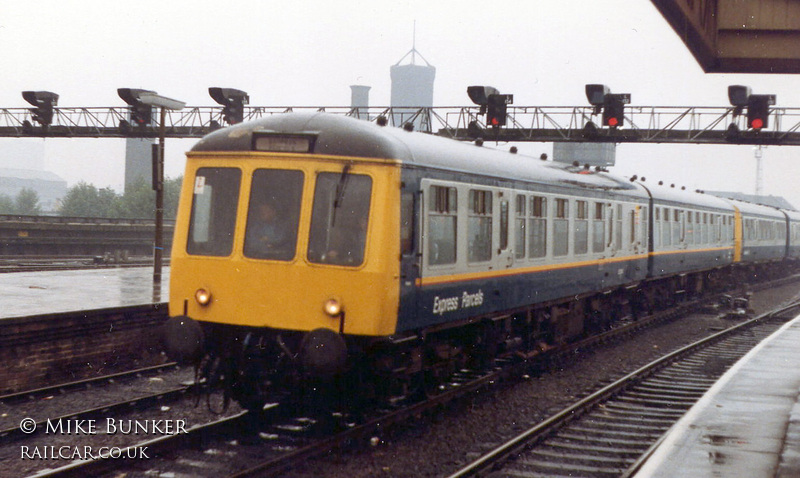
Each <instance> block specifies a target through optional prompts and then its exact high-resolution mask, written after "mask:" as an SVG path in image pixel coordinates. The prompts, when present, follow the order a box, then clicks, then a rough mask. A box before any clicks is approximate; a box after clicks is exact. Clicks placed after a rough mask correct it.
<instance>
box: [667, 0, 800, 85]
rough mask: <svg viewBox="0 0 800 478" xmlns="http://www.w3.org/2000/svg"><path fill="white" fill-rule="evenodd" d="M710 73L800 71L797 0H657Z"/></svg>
mask: <svg viewBox="0 0 800 478" xmlns="http://www.w3.org/2000/svg"><path fill="white" fill-rule="evenodd" d="M651 1H652V2H653V4H654V5H655V6H656V8H658V10H659V11H660V12H661V14H662V15H663V16H664V18H666V20H667V21H668V22H669V24H670V25H671V26H672V28H673V29H674V30H675V32H676V33H677V34H678V36H680V37H681V39H682V40H683V42H684V43H685V44H686V46H687V47H688V48H689V50H690V51H691V52H692V54H693V55H694V57H695V58H696V59H697V61H698V63H700V66H701V67H702V68H703V70H704V71H705V72H706V73H800V2H798V1H797V0H651Z"/></svg>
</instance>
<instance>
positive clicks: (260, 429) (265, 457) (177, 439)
mask: <svg viewBox="0 0 800 478" xmlns="http://www.w3.org/2000/svg"><path fill="white" fill-rule="evenodd" d="M697 306H698V304H697V303H695V302H692V303H684V304H683V305H682V306H680V307H678V308H675V309H672V310H669V311H665V312H662V313H658V314H654V315H653V316H649V317H646V318H643V319H640V320H636V321H633V320H631V321H628V323H626V324H624V325H623V326H621V327H618V328H616V329H614V330H612V331H609V332H606V333H604V334H600V335H599V336H595V337H591V338H589V339H586V340H584V341H581V342H577V343H571V344H568V345H566V346H564V347H562V348H560V349H552V350H550V351H548V352H547V353H546V354H542V355H540V356H537V357H529V358H527V359H526V360H520V359H519V357H516V358H515V357H512V358H510V359H509V360H506V361H503V362H501V363H498V364H497V365H498V366H497V367H496V368H494V369H492V370H488V371H471V370H462V371H460V372H458V373H456V374H455V375H453V376H452V377H450V379H449V380H448V381H447V382H446V383H443V384H442V385H441V386H440V387H439V388H438V389H437V390H436V391H435V395H431V396H429V397H427V399H426V400H423V401H419V402H416V403H407V402H406V403H405V404H404V405H403V406H400V407H399V408H396V409H384V410H377V409H376V410H371V411H368V412H364V413H363V414H360V415H359V416H358V417H354V416H349V415H347V414H345V413H333V414H330V415H326V416H308V415H303V414H291V413H284V412H283V408H286V407H281V406H280V405H276V406H274V407H272V408H271V409H270V410H268V411H267V412H265V417H266V418H264V419H262V420H256V419H255V417H254V416H253V415H251V414H236V415H234V416H231V417H226V418H224V419H221V420H217V421H215V422H213V423H208V424H203V425H199V426H195V427H191V428H189V429H188V430H187V432H186V433H180V434H176V435H170V436H161V437H158V438H156V439H153V440H149V441H146V442H141V443H137V444H136V445H132V446H131V447H130V449H132V450H134V451H135V449H136V448H137V447H138V448H139V449H141V448H142V447H145V448H146V449H147V450H148V459H146V460H94V461H84V462H76V463H72V464H70V465H67V466H65V467H62V468H58V469H55V470H50V471H48V472H46V473H41V474H39V475H37V476H81V477H83V476H118V474H119V472H120V471H121V470H124V473H125V476H126V477H127V478H132V477H136V476H160V475H162V474H165V473H166V474H171V473H172V474H176V475H181V474H183V475H187V476H197V477H203V476H214V477H217V476H229V477H237V478H244V477H248V476H276V475H279V474H281V473H283V472H285V471H286V470H288V469H291V468H292V467H295V466H297V465H298V464H301V463H303V462H304V461H307V460H309V459H311V458H313V457H315V456H319V455H322V454H325V453H327V452H329V451H331V450H333V449H336V448H339V447H342V446H347V444H349V443H353V442H357V443H367V442H369V441H370V440H371V439H372V440H375V439H378V438H377V437H380V436H381V435H382V434H383V433H384V432H385V431H386V430H387V429H389V428H391V427H395V426H398V425H401V426H402V425H403V424H405V423H408V422H409V421H411V420H413V419H415V418H418V417H419V416H421V415H423V414H425V413H427V412H429V411H431V410H435V409H436V408H437V407H442V406H443V405H445V404H447V403H449V402H452V401H454V400H457V399H458V398H461V397H464V396H465V395H468V394H471V393H474V392H475V391H477V390H480V389H482V388H486V387H490V386H492V385H493V384H495V383H497V382H503V381H505V380H507V379H508V378H510V377H519V376H521V375H523V374H525V373H528V372H529V371H530V370H531V366H532V365H535V367H547V366H548V365H547V364H548V363H549V364H551V365H552V364H555V365H556V366H557V365H558V363H559V361H560V360H562V359H568V360H574V354H575V352H576V350H578V349H581V350H588V349H591V348H592V347H595V346H597V345H599V344H601V343H605V342H608V341H615V340H620V338H621V337H624V336H630V335H632V334H635V333H636V331H638V330H640V329H643V328H646V327H648V325H654V324H657V323H661V322H664V321H667V320H670V319H671V318H674V317H676V316H679V315H681V314H684V313H686V312H687V311H691V310H692V309H696V308H697ZM761 321H762V322H764V321H765V320H764V318H763V317H762V318H761ZM732 360H733V359H732ZM663 385H664V384H663V383H662V384H658V383H651V384H649V387H650V389H643V390H642V391H640V392H639V393H641V394H645V395H646V394H651V393H653V392H654V389H657V388H659V387H661V386H663ZM683 393H684V398H693V397H694V396H695V395H697V396H699V394H700V393H701V392H700V389H697V390H693V389H692V387H685V388H684V390H683ZM625 407H626V405H624V404H623V405H621V406H620V407H618V408H625ZM633 408H636V407H633ZM686 408H688V405H687V406H686ZM601 409H603V412H604V413H605V414H606V415H609V416H616V415H617V412H616V411H615V410H614V409H613V407H611V408H610V409H609V408H608V406H606V407H601ZM612 411H613V412H614V413H612ZM672 411H673V412H674V411H675V409H672ZM570 413H571V414H576V412H575V411H572V412H570ZM581 413H583V412H581ZM679 414H680V413H673V414H672V415H676V416H672V415H670V413H668V412H665V413H664V415H666V417H662V416H644V417H642V418H630V419H629V420H628V422H627V424H625V426H622V427H621V428H623V429H625V428H626V427H627V428H630V427H635V426H636V424H637V423H639V424H641V423H645V424H647V426H649V427H651V428H652V427H662V426H665V425H666V426H667V427H668V426H669V425H667V423H669V420H676V419H677V416H679ZM262 418H263V417H262ZM601 418H602V419H603V421H602V422H601V421H600V419H601ZM596 420H597V422H598V424H600V423H602V425H601V426H600V427H599V428H610V425H609V421H608V420H609V419H608V416H603V417H599V416H598V417H597V418H596ZM623 423H624V422H623ZM581 433H582V434H586V432H581ZM639 433H643V434H644V435H647V436H650V435H653V436H654V437H655V436H657V430H655V428H652V429H642V430H640V432H639ZM654 437H651V438H652V440H654V439H655V438H654ZM568 438H569V437H568ZM616 440H618V441H619V444H620V445H621V444H623V443H624V440H625V439H623V438H617V439H616ZM647 440H650V438H647ZM652 440H651V441H652ZM629 441H630V440H629ZM634 441H635V444H636V445H637V446H638V444H640V443H642V442H644V441H645V439H644V438H642V437H636V438H635V439H634ZM612 443H613V442H612ZM631 445H633V444H631ZM577 446H578V447H587V446H588V445H577ZM602 452H604V450H602V449H601V448H600V447H597V449H596V450H594V451H593V452H592V453H597V454H600V453H602ZM637 453H639V454H640V453H641V450H638V449H637V450H635V451H634V452H630V451H629V452H627V455H625V458H624V459H625V460H627V461H631V460H635V459H636V454H637ZM548 460H549V458H548ZM465 476H466V475H465ZM544 476H551V475H549V474H545V475H544ZM614 476H616V475H614Z"/></svg>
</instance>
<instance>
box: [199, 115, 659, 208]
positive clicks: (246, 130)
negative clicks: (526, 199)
mask: <svg viewBox="0 0 800 478" xmlns="http://www.w3.org/2000/svg"><path fill="white" fill-rule="evenodd" d="M260 135H273V136H277V137H280V136H281V135H284V136H286V137H292V136H295V137H297V136H300V137H302V136H305V137H309V138H312V142H311V143H310V144H311V145H312V146H310V148H311V149H312V150H311V152H312V153H314V154H324V155H333V156H349V157H363V158H377V159H393V160H399V161H401V162H402V163H403V164H404V165H406V166H418V167H425V168H436V169H441V170H446V171H453V172H464V173H472V174H479V175H485V176H491V177H496V178H501V179H510V180H520V181H530V182H537V183H547V184H550V185H552V184H559V185H562V186H564V187H573V188H574V187H579V188H585V189H597V190H606V191H617V192H619V193H621V194H625V195H631V196H636V197H646V196H647V194H646V192H645V191H644V189H643V188H642V187H641V186H639V185H635V184H633V183H631V182H629V181H626V180H624V179H622V178H617V177H614V176H612V175H609V174H605V173H601V172H595V171H592V170H588V169H584V168H580V167H574V166H568V165H563V164H560V163H554V162H543V161H540V160H539V159H538V158H533V157H530V156H525V155H518V154H513V153H510V152H506V151H500V150H496V149H491V148H487V147H479V146H476V145H474V144H472V143H463V142H460V141H455V140H451V139H447V138H442V137H437V136H434V135H430V134H425V133H416V132H409V131H406V130H404V129H402V128H394V127H389V126H379V125H377V124H375V123H371V122H368V121H363V120H357V119H355V118H350V117H346V116H341V115H332V114H326V113H284V114H278V115H272V116H269V117H265V118H262V119H259V120H255V121H250V122H247V123H242V124H239V125H235V126H232V127H230V128H225V129H222V130H218V131H215V132H213V133H211V134H209V135H207V136H205V137H204V138H203V139H201V140H200V141H199V142H198V143H197V144H196V145H195V146H194V148H192V151H252V150H254V149H256V148H255V144H256V138H257V137H259V136H260Z"/></svg>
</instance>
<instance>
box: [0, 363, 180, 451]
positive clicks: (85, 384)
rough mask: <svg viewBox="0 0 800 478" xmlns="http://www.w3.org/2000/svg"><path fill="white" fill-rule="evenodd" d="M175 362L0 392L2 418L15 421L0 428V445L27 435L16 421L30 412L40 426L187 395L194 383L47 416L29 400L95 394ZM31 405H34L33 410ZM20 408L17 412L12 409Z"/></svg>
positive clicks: (168, 366) (34, 401) (151, 373)
mask: <svg viewBox="0 0 800 478" xmlns="http://www.w3.org/2000/svg"><path fill="white" fill-rule="evenodd" d="M175 367H176V364H175V363H168V364H163V365H156V366H152V367H143V368H140V369H136V370H130V371H126V372H120V373H115V374H110V375H105V376H102V377H93V378H90V379H85V380H77V381H74V382H69V383H64V384H59V385H54V386H50V387H43V388H39V389H35V390H27V391H24V392H18V393H13V394H8V395H3V396H0V404H3V405H5V406H6V407H4V409H5V412H4V414H3V417H4V420H8V418H7V417H8V416H12V415H13V418H11V419H10V420H8V421H11V422H12V423H14V426H12V427H8V428H0V445H2V444H7V443H9V442H12V441H15V440H20V439H23V438H25V437H27V436H28V434H27V433H26V432H24V431H23V430H22V428H21V427H20V426H18V425H17V424H18V423H19V422H20V419H22V417H26V418H27V417H30V416H31V415H34V416H35V415H42V418H39V419H34V420H35V427H34V428H39V429H42V428H43V427H44V425H45V423H46V422H47V421H48V420H49V421H51V422H58V421H60V420H67V419H69V420H90V419H92V418H95V417H97V416H101V415H103V416H105V415H109V416H114V415H116V414H121V413H126V412H131V411H135V410H142V409H146V408H149V407H152V406H154V405H156V404H163V403H169V402H171V401H175V400H178V399H180V398H181V397H183V396H185V395H187V394H188V393H189V392H190V391H191V390H192V388H193V384H189V383H187V384H182V385H180V386H178V387H171V388H168V389H164V390H160V391H158V392H155V393H148V394H143V395H138V396H136V397H134V398H132V399H127V400H120V401H116V402H111V403H108V402H102V401H99V402H101V403H99V404H98V403H95V404H93V405H88V406H87V408H84V409H81V410H77V411H75V410H73V411H69V412H65V413H62V414H61V415H60V416H49V415H48V416H46V417H44V415H45V414H42V413H35V406H33V407H31V406H30V405H29V404H35V403H36V402H38V401H42V400H47V401H50V399H55V400H58V399H59V398H63V397H65V396H69V394H71V393H80V392H82V391H85V390H90V391H91V392H92V393H93V394H94V395H98V393H102V391H103V387H106V386H111V385H114V384H119V383H124V382H132V381H134V380H137V379H147V378H151V377H157V376H158V375H159V374H160V373H161V372H164V371H166V370H170V369H174V368H175ZM31 408H33V409H34V411H33V412H32V410H31ZM17 409H24V410H19V412H18V415H19V416H16V415H15V411H17Z"/></svg>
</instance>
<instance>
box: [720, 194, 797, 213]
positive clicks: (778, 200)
mask: <svg viewBox="0 0 800 478" xmlns="http://www.w3.org/2000/svg"><path fill="white" fill-rule="evenodd" d="M705 193H706V194H711V195H712V196H717V197H721V198H726V199H736V200H737V201H744V202H750V203H754V204H763V205H765V206H772V207H779V208H781V209H791V210H796V209H795V208H794V206H792V204H791V203H790V202H789V201H787V200H786V199H784V198H782V197H781V196H756V195H755V194H745V193H739V192H733V191H705Z"/></svg>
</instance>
